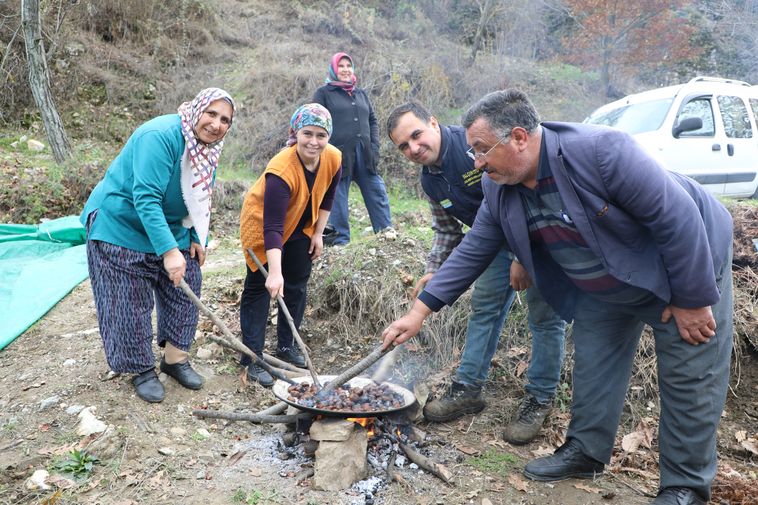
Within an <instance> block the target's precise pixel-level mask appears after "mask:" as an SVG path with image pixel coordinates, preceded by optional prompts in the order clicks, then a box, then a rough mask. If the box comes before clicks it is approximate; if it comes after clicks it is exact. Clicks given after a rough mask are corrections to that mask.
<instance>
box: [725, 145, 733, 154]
mask: <svg viewBox="0 0 758 505" xmlns="http://www.w3.org/2000/svg"><path fill="white" fill-rule="evenodd" d="M726 153H727V154H728V155H729V156H734V144H727V145H726Z"/></svg>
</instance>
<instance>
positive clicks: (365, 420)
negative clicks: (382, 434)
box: [347, 417, 375, 438]
mask: <svg viewBox="0 0 758 505" xmlns="http://www.w3.org/2000/svg"><path fill="white" fill-rule="evenodd" d="M347 421H352V422H354V423H355V424H360V425H361V426H363V427H364V428H366V431H367V432H368V436H369V438H371V437H373V436H374V433H375V432H374V418H373V417H348V418H347Z"/></svg>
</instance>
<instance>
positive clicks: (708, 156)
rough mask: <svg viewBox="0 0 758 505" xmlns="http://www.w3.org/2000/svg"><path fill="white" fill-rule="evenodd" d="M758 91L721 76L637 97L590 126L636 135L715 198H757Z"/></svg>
mask: <svg viewBox="0 0 758 505" xmlns="http://www.w3.org/2000/svg"><path fill="white" fill-rule="evenodd" d="M756 117H758V86H751V85H750V84H748V83H746V82H743V81H735V80H732V79H721V78H717V77H695V78H694V79H692V80H690V81H689V82H687V83H686V84H680V85H677V86H667V87H665V88H659V89H654V90H650V91H645V92H642V93H636V94H633V95H629V96H627V97H624V98H622V99H621V100H617V101H615V102H612V103H609V104H607V105H604V106H602V107H600V108H599V109H597V110H596V111H594V112H593V113H592V114H590V116H589V117H587V119H585V120H584V122H585V123H591V124H600V125H606V126H611V127H614V128H618V129H620V130H623V131H625V132H627V133H629V134H631V135H632V136H633V137H634V138H635V139H636V140H637V141H638V142H639V143H640V144H641V145H642V146H643V147H644V148H645V149H646V150H647V151H648V152H650V154H651V155H652V156H653V157H655V158H656V159H657V160H658V161H659V162H660V163H661V164H662V165H663V166H665V167H666V168H667V169H669V170H671V171H674V172H678V173H680V174H684V175H687V176H689V177H692V178H693V179H695V180H696V181H698V182H699V183H700V184H702V185H703V186H704V187H706V188H707V189H708V190H709V191H711V192H712V193H714V194H716V195H719V196H729V197H736V198H746V197H754V198H758V124H757V123H756Z"/></svg>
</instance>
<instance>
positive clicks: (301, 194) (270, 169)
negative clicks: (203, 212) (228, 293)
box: [240, 144, 342, 272]
mask: <svg viewBox="0 0 758 505" xmlns="http://www.w3.org/2000/svg"><path fill="white" fill-rule="evenodd" d="M341 164H342V153H341V152H340V150H339V149H337V148H336V147H334V146H332V145H331V144H327V146H326V148H325V149H324V150H323V152H322V153H321V160H320V162H319V167H318V172H317V173H316V180H315V181H314V182H313V188H312V189H311V192H310V194H309V193H308V183H307V182H306V181H305V174H303V165H302V164H301V163H300V159H299V158H298V157H297V148H296V146H294V145H293V146H290V147H287V148H285V149H282V150H281V151H280V152H279V154H277V155H276V156H274V157H273V158H271V161H269V162H268V165H267V166H266V170H264V171H263V173H262V174H261V176H260V177H259V178H258V180H257V181H255V184H253V187H251V188H250V189H249V190H248V192H247V194H246V195H245V201H244V203H243V204H242V214H241V215H240V240H241V242H242V249H243V253H244V255H245V261H246V262H247V265H248V266H249V267H250V269H251V270H252V271H253V272H255V271H256V270H258V266H257V265H256V264H255V262H254V261H253V260H252V259H250V257H249V256H248V254H247V248H252V249H253V251H254V252H255V255H256V256H257V257H258V260H260V262H261V263H263V264H264V265H265V264H266V250H265V248H264V245H263V195H264V194H265V192H266V174H275V175H277V176H279V177H281V178H282V179H283V180H284V182H285V183H287V186H289V188H290V201H289V203H288V204H287V213H286V215H285V218H284V236H283V237H282V238H283V242H287V239H289V237H290V235H292V232H293V231H295V227H296V226H297V223H299V222H300V218H302V217H303V212H305V208H306V205H308V203H309V201H310V204H311V221H310V223H307V224H306V226H305V228H303V233H305V234H306V235H308V236H309V237H310V236H311V235H312V234H313V230H314V229H315V227H316V221H317V220H318V210H319V208H320V207H321V202H322V201H323V200H324V195H325V194H326V191H327V189H329V185H330V184H331V183H332V179H333V178H334V176H335V174H336V173H337V172H338V171H339V169H340V165H341Z"/></svg>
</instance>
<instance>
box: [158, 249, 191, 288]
mask: <svg viewBox="0 0 758 505" xmlns="http://www.w3.org/2000/svg"><path fill="white" fill-rule="evenodd" d="M163 268H165V269H166V273H168V278H169V279H171V282H173V283H174V286H176V287H179V282H180V281H181V280H182V279H183V278H184V272H185V271H186V270H187V261H186V260H185V259H184V255H183V254H182V252H181V251H180V250H179V248H178V247H174V248H173V249H171V250H169V251H166V252H165V253H163Z"/></svg>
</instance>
